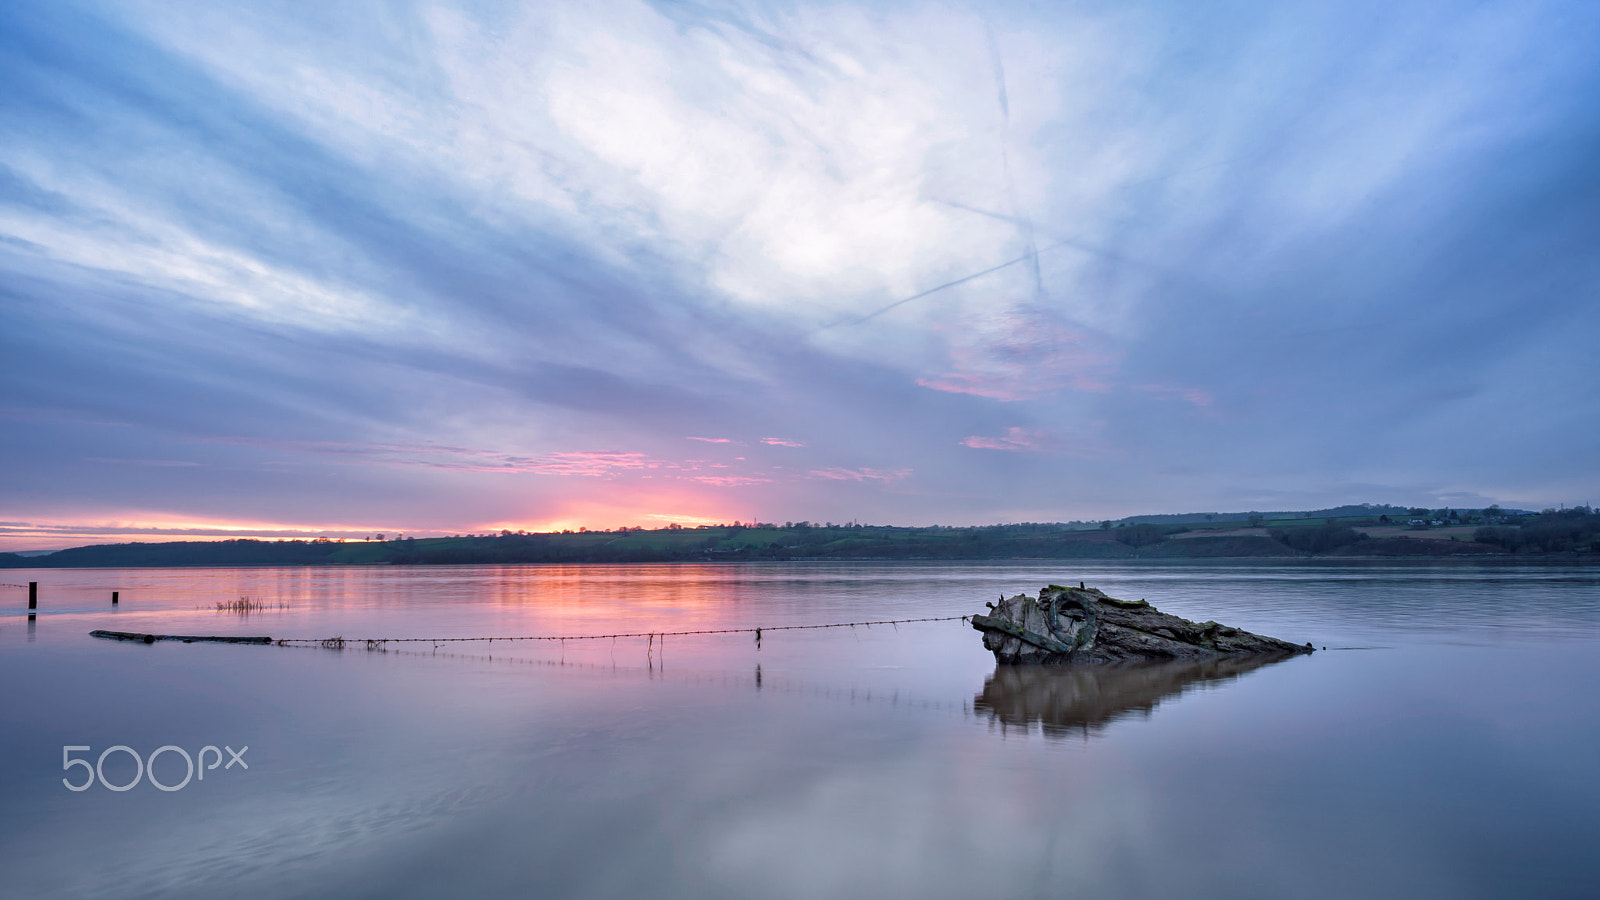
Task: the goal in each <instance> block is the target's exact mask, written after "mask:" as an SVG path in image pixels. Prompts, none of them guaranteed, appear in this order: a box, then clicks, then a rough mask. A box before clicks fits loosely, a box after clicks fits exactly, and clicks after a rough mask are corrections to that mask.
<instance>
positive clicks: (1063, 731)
mask: <svg viewBox="0 0 1600 900" xmlns="http://www.w3.org/2000/svg"><path fill="white" fill-rule="evenodd" d="M1291 656H1292V654H1291V655H1283V656H1278V655H1259V656H1235V657H1223V658H1220V659H1206V660H1193V659H1188V660H1175V661H1170V662H1154V663H1130V664H1125V665H1114V666H1005V665H1001V666H996V667H995V670H994V674H992V675H990V676H989V677H988V679H987V680H986V681H985V682H984V685H983V690H982V691H981V692H979V694H978V695H977V696H976V697H974V698H973V701H972V708H973V711H974V712H975V713H977V714H978V715H980V716H982V715H987V716H988V718H989V722H990V724H999V725H1001V726H1002V727H1008V728H1021V729H1027V728H1029V727H1031V726H1032V725H1033V723H1035V722H1038V723H1039V724H1040V726H1041V727H1042V728H1043V730H1044V734H1045V736H1046V737H1051V738H1064V737H1067V736H1078V735H1081V736H1084V737H1087V736H1088V735H1090V734H1095V733H1099V732H1100V731H1103V730H1104V729H1105V727H1106V726H1107V725H1110V724H1111V723H1112V722H1115V721H1117V720H1119V719H1124V718H1127V717H1129V716H1130V715H1132V714H1134V713H1143V714H1145V715H1149V713H1150V711H1151V710H1153V709H1155V708H1156V706H1158V705H1159V704H1160V703H1161V701H1163V700H1166V699H1168V698H1172V697H1177V696H1180V695H1181V694H1183V693H1184V692H1185V691H1189V690H1192V689H1194V688H1196V687H1203V686H1206V685H1211V684H1215V683H1218V682H1227V681H1233V680H1235V679H1237V678H1238V677H1239V676H1241V675H1243V674H1245V673H1246V672H1252V671H1255V670H1256V669H1259V668H1262V667H1264V666H1269V665H1272V664H1273V663H1278V662H1282V661H1284V660H1286V659H1289V658H1291Z"/></svg>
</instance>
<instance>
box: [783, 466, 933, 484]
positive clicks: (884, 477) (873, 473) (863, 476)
mask: <svg viewBox="0 0 1600 900" xmlns="http://www.w3.org/2000/svg"><path fill="white" fill-rule="evenodd" d="M806 474H807V475H809V476H811V477H812V478H823V479H827V480H829V481H885V482H887V481H900V480H901V479H904V478H909V477H910V476H911V470H910V469H867V468H861V469H843V468H838V467H832V468H827V469H812V470H811V471H810V472H807V473H806Z"/></svg>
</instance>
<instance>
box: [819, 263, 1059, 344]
mask: <svg viewBox="0 0 1600 900" xmlns="http://www.w3.org/2000/svg"><path fill="white" fill-rule="evenodd" d="M1071 245H1072V242H1071V241H1058V242H1056V243H1054V244H1051V245H1050V246H1048V247H1046V248H1044V249H1043V250H1032V249H1030V250H1029V251H1028V252H1027V253H1024V254H1022V255H1021V256H1019V257H1017V258H1016V259H1008V260H1006V261H1005V262H1003V263H1001V264H999V265H998V266H990V267H989V268H987V269H984V270H983V271H982V272H973V273H972V274H971V275H964V276H962V277H960V278H957V279H956V280H955V281H947V282H945V283H944V284H941V285H939V286H938V287H931V288H928V289H927V290H925V291H923V292H922V293H920V294H912V295H911V296H909V297H905V298H903V299H900V300H896V301H895V302H893V303H891V304H889V305H888V306H885V307H883V308H882V309H879V310H876V311H874V312H870V313H867V314H866V315H864V316H860V317H858V318H854V319H840V320H839V321H837V322H830V323H829V324H827V325H824V326H822V327H821V328H818V329H817V331H827V330H828V329H830V328H837V327H839V326H840V325H860V324H863V323H865V322H870V321H872V320H873V319H876V318H877V317H879V316H881V315H883V314H884V313H886V312H888V311H889V310H891V309H895V308H897V307H900V306H904V305H906V304H907V303H910V302H911V301H913V300H921V299H922V298H923V297H926V296H928V295H929V294H937V293H939V292H940V291H942V290H944V289H945V288H953V287H955V286H956V285H958V284H966V283H967V282H969V281H972V280H973V279H975V278H982V277H983V276H985V275H993V274H994V273H995V272H998V271H1000V270H1001V269H1007V268H1010V267H1011V266H1014V265H1016V264H1017V263H1020V262H1027V261H1028V260H1035V261H1036V262H1035V265H1036V266H1037V259H1038V256H1039V254H1041V253H1049V252H1050V251H1051V250H1055V249H1057V248H1058V247H1067V246H1071Z"/></svg>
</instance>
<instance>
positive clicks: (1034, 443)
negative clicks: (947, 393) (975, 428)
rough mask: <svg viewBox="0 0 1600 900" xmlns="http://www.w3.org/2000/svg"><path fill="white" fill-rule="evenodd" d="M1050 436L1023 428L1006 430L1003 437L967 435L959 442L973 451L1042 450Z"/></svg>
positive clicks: (1049, 442) (1049, 440)
mask: <svg viewBox="0 0 1600 900" xmlns="http://www.w3.org/2000/svg"><path fill="white" fill-rule="evenodd" d="M1052 442H1053V441H1052V440H1051V436H1050V435H1049V434H1048V433H1046V432H1043V431H1029V430H1027V429H1025V428H1007V429H1006V433H1005V435H1004V436H1003V437H983V436H982V435H977V434H974V435H969V436H967V437H966V438H964V439H963V440H962V441H961V445H962V446H964V447H971V448H973V449H974V450H1012V451H1016V450H1043V449H1045V447H1046V446H1048V445H1049V444H1051V443H1052Z"/></svg>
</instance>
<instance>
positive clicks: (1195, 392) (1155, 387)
mask: <svg viewBox="0 0 1600 900" xmlns="http://www.w3.org/2000/svg"><path fill="white" fill-rule="evenodd" d="M1133 388H1134V390H1136V391H1145V392H1148V393H1152V394H1171V395H1174V396H1177V397H1181V398H1183V400H1184V402H1186V403H1188V404H1189V405H1191V406H1195V407H1198V408H1200V409H1209V408H1210V407H1211V404H1213V403H1215V402H1216V400H1217V398H1216V397H1215V396H1214V395H1212V393H1211V392H1210V391H1206V390H1202V389H1201V388H1196V387H1185V386H1183V385H1179V384H1136V385H1134V386H1133Z"/></svg>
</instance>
